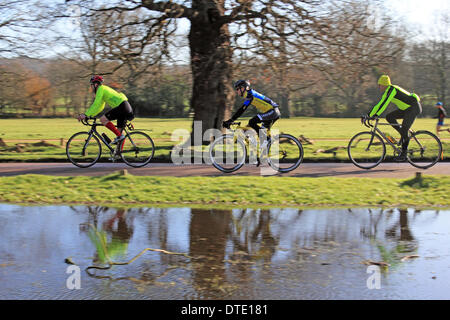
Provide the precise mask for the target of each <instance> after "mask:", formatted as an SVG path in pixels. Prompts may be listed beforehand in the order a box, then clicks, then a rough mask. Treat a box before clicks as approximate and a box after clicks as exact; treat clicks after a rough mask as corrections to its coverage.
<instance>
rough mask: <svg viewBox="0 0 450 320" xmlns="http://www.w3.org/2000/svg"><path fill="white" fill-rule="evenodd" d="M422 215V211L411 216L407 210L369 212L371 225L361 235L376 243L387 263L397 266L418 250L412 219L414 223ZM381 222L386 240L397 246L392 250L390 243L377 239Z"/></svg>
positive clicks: (364, 228) (416, 211) (417, 211)
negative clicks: (403, 257) (405, 257)
mask: <svg viewBox="0 0 450 320" xmlns="http://www.w3.org/2000/svg"><path fill="white" fill-rule="evenodd" d="M420 213H421V212H420V210H415V211H414V212H413V213H412V215H411V214H408V210H407V209H398V210H394V209H388V210H380V211H379V212H378V213H377V212H373V211H372V210H369V214H370V223H369V226H368V228H367V227H363V228H362V230H361V234H362V235H363V236H365V237H367V238H370V239H372V240H374V241H376V243H377V247H378V249H379V251H380V254H381V256H382V258H383V260H384V261H385V262H389V263H391V264H396V263H398V260H399V259H401V258H402V256H404V255H405V254H406V253H409V254H411V253H415V252H417V250H418V242H417V240H416V239H415V237H414V235H413V233H412V231H411V226H410V223H411V218H412V221H414V220H415V219H416V217H417V216H419V215H420ZM383 218H384V219H383ZM381 222H383V223H384V226H385V231H384V236H385V239H386V240H390V241H393V242H394V244H395V245H394V247H392V246H391V247H392V248H391V249H389V247H390V245H389V242H385V241H382V240H380V239H378V238H377V233H378V229H379V227H380V225H379V224H380V223H381Z"/></svg>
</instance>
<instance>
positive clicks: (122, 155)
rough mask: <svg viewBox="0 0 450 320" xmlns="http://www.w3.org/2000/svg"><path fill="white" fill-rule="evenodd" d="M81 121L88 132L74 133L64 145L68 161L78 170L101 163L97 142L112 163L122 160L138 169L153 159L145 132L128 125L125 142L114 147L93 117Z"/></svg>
mask: <svg viewBox="0 0 450 320" xmlns="http://www.w3.org/2000/svg"><path fill="white" fill-rule="evenodd" d="M90 121H91V122H90ZM81 122H82V123H83V124H84V125H85V126H90V127H91V129H90V130H89V132H85V131H84V132H78V133H75V134H74V135H73V136H71V137H70V139H69V140H68V141H67V145H66V155H67V158H68V159H69V161H70V162H72V163H73V164H74V165H76V166H77V167H80V168H88V167H90V166H92V165H94V164H95V163H97V162H98V161H99V160H100V157H101V155H102V145H101V143H100V141H101V142H103V144H104V145H105V146H106V148H107V150H108V151H109V153H110V158H109V160H112V161H113V162H115V161H116V160H119V159H122V160H123V162H125V163H126V164H127V165H129V166H131V167H135V168H138V167H142V166H145V165H146V164H148V163H149V162H150V161H151V160H152V158H153V155H154V153H155V145H154V143H153V140H152V138H150V136H149V135H147V134H146V133H144V132H141V131H136V130H135V129H134V126H133V124H132V123H131V122H128V123H127V124H126V126H125V128H124V132H123V133H124V135H125V139H124V140H122V141H121V142H119V143H118V144H113V143H112V142H111V139H109V137H108V136H107V135H106V134H104V133H103V134H100V133H99V132H98V131H97V127H98V126H102V124H101V123H97V119H96V118H92V117H88V118H86V119H85V120H82V121H81Z"/></svg>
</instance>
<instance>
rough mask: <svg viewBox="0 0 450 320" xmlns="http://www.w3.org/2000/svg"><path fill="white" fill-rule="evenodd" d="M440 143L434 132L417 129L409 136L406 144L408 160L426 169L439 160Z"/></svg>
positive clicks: (440, 154) (440, 153)
mask: <svg viewBox="0 0 450 320" xmlns="http://www.w3.org/2000/svg"><path fill="white" fill-rule="evenodd" d="M441 156H442V144H441V142H440V140H439V138H437V137H436V136H435V135H434V134H432V133H431V132H428V131H418V132H416V133H414V134H413V135H412V136H411V139H410V140H409V145H408V161H409V163H411V164H412V165H413V166H415V167H417V168H422V169H426V168H429V167H431V166H433V165H434V164H436V162H438V161H439V159H440V158H441Z"/></svg>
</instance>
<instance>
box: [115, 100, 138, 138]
mask: <svg viewBox="0 0 450 320" xmlns="http://www.w3.org/2000/svg"><path fill="white" fill-rule="evenodd" d="M117 108H120V109H119V110H118V111H119V112H118V114H117V129H119V131H120V132H122V131H123V129H124V128H125V126H126V124H127V121H131V120H133V119H134V113H133V109H132V108H131V105H130V103H129V102H128V101H124V102H122V103H121V104H120V105H119V106H118V107H117Z"/></svg>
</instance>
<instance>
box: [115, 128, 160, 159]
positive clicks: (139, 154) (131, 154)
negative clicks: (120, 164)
mask: <svg viewBox="0 0 450 320" xmlns="http://www.w3.org/2000/svg"><path fill="white" fill-rule="evenodd" d="M118 148H121V150H120V155H121V157H122V160H123V161H124V162H125V163H126V164H128V165H129V166H132V167H142V166H145V165H146V164H147V163H149V162H150V160H151V159H152V158H153V155H154V153H155V145H154V143H153V140H152V139H151V138H150V137H149V136H148V135H147V134H145V133H143V132H138V131H135V132H132V133H130V134H128V135H127V137H126V138H125V140H124V141H123V142H122V143H121V145H120V147H118Z"/></svg>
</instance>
